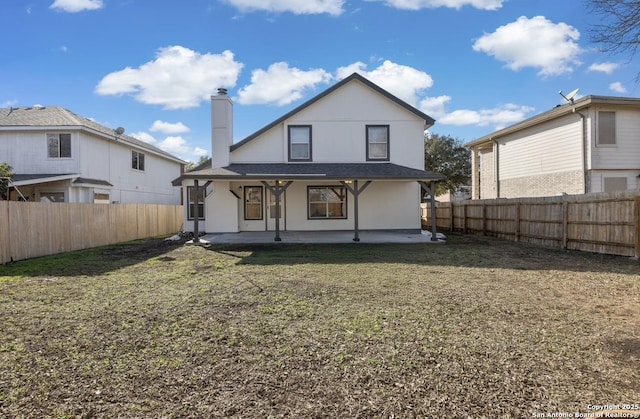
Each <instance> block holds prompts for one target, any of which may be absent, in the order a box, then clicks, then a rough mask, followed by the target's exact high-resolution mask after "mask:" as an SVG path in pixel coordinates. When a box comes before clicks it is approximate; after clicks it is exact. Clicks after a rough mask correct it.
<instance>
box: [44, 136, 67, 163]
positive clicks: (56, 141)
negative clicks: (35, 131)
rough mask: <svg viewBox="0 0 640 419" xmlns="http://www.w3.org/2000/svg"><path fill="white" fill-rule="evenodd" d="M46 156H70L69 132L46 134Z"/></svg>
mask: <svg viewBox="0 0 640 419" xmlns="http://www.w3.org/2000/svg"><path fill="white" fill-rule="evenodd" d="M47 156H48V157H49V158H53V159H57V158H64V157H71V134H47Z"/></svg>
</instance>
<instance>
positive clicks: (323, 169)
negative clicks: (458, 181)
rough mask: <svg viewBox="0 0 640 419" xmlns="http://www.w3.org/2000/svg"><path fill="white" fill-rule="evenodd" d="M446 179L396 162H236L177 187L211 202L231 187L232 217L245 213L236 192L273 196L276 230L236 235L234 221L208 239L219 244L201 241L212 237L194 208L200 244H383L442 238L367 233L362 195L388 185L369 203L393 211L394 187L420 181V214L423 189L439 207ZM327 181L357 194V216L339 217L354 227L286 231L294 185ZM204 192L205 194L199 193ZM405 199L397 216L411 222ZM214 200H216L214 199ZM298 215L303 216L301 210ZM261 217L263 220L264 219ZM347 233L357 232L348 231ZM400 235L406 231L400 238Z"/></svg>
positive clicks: (194, 175) (185, 176)
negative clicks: (250, 189) (214, 193)
mask: <svg viewBox="0 0 640 419" xmlns="http://www.w3.org/2000/svg"><path fill="white" fill-rule="evenodd" d="M443 178H444V177H443V176H442V175H441V174H439V173H434V172H429V171H425V170H418V169H413V168H408V167H404V166H400V165H396V164H392V163H303V164H300V163H299V164H292V163H280V164H279V163H268V164H231V165H229V166H226V167H222V168H207V169H202V170H197V171H193V172H188V173H185V174H183V175H182V176H181V177H180V178H178V179H176V180H175V181H174V185H180V184H182V182H183V181H185V180H186V181H190V182H192V186H190V188H192V190H194V196H199V195H203V196H205V197H207V198H208V197H209V195H210V194H211V193H210V192H207V191H209V190H218V191H221V190H226V189H228V190H229V192H230V195H228V196H231V195H233V196H234V197H235V198H234V202H232V203H231V204H230V205H228V206H227V207H226V208H224V209H222V210H220V208H221V207H218V213H217V214H221V213H223V212H225V211H226V213H227V214H233V213H238V214H239V211H241V210H242V202H243V201H242V197H241V194H240V193H238V192H236V191H237V190H240V191H241V190H242V188H243V187H247V186H249V185H252V184H257V185H260V186H259V187H260V188H264V189H265V190H266V191H267V192H268V193H269V194H270V195H271V196H272V197H273V217H271V218H273V221H274V224H273V226H272V227H270V228H269V226H268V224H265V231H259V230H258V229H257V228H253V229H249V228H245V229H244V230H243V229H239V231H233V230H232V229H234V228H237V224H238V221H233V222H232V223H229V227H230V229H229V230H226V231H225V230H221V231H220V230H218V231H217V234H208V235H207V237H210V238H212V239H213V240H209V239H208V238H206V237H205V238H201V236H200V234H199V232H200V231H206V232H207V233H211V232H210V231H207V230H204V229H203V230H201V226H200V222H199V219H200V214H199V213H198V211H199V208H198V207H199V205H193V214H192V217H191V218H192V227H193V230H192V231H193V233H194V237H195V239H194V240H195V242H196V243H197V242H198V241H199V240H207V241H211V242H220V241H223V242H224V241H227V242H233V243H240V242H249V243H257V242H263V241H264V242H267V241H269V242H272V241H275V242H280V241H285V242H290V243H305V242H309V243H311V242H315V243H318V242H325V243H340V242H350V241H354V242H359V241H364V242H366V241H369V242H377V243H382V242H411V241H414V242H422V241H434V242H437V241H438V239H437V236H431V235H429V236H427V235H425V234H422V233H421V230H420V229H419V228H416V229H415V230H413V231H408V230H406V229H405V227H402V228H398V227H393V226H387V227H385V226H384V224H382V228H380V229H377V228H374V229H371V228H366V227H365V228H364V229H362V231H361V229H360V219H361V215H362V214H361V208H360V206H361V205H360V203H361V199H360V197H361V195H362V194H363V193H365V194H366V193H368V192H369V191H371V190H372V189H375V187H370V186H371V185H372V184H384V185H387V186H386V187H387V189H386V192H384V193H383V194H380V193H379V192H380V191H379V190H378V194H374V195H371V196H370V198H369V203H371V202H374V203H376V204H381V203H383V204H385V205H387V206H388V207H389V208H392V207H394V205H393V203H394V202H396V201H394V199H393V198H390V196H389V192H390V191H391V190H392V189H398V188H401V187H404V186H403V185H409V184H412V183H413V184H414V185H415V183H417V184H418V185H420V188H418V189H416V192H415V193H416V195H415V199H416V201H415V202H416V204H415V205H416V215H417V214H418V203H419V196H418V193H417V192H418V190H420V189H421V190H422V193H421V195H428V196H429V199H430V200H431V203H432V205H431V208H432V209H435V205H434V201H433V200H434V190H435V183H436V182H438V181H439V180H442V179H443ZM216 182H219V184H218V185H217V186H216V185H215V183H216ZM249 182H252V183H249ZM326 182H331V183H332V184H337V185H341V186H339V187H341V188H343V189H344V194H345V195H346V194H347V193H348V194H349V195H350V196H351V199H352V203H353V209H352V218H349V217H348V216H347V214H346V205H345V212H344V213H342V214H343V216H342V217H338V218H340V219H341V220H344V221H346V220H349V219H350V222H349V223H348V224H349V226H348V227H347V226H346V225H345V224H346V223H344V221H342V224H341V225H340V226H336V227H337V228H331V227H329V226H327V225H324V228H322V227H319V228H316V229H309V228H308V225H302V224H301V223H298V224H296V225H295V226H293V227H292V226H289V227H286V226H284V227H283V221H281V220H286V218H283V215H284V213H286V204H284V200H283V197H284V195H285V192H287V191H288V190H291V189H293V188H291V186H292V185H294V184H301V185H303V187H304V186H307V187H308V188H313V187H314V186H315V185H318V184H319V185H326V184H327V183H326ZM200 190H202V191H203V192H202V193H200V192H198V191H200ZM365 190H366V191H365ZM408 191H409V193H410V194H412V193H413V192H411V190H410V189H409V190H408ZM305 193H306V192H305ZM305 196H306V195H305ZM399 196H401V197H402V198H401V199H400V200H399V201H397V205H396V206H395V208H396V209H401V212H400V213H398V212H397V211H396V212H395V213H394V214H401V215H398V217H402V216H405V218H406V214H410V213H411V210H410V209H409V210H408V211H409V212H407V210H406V209H407V208H409V207H408V206H407V201H406V200H404V202H403V201H402V200H403V199H404V198H405V197H406V196H407V195H406V194H405V195H399ZM245 198H246V197H245ZM205 199H206V198H205ZM222 199H224V198H222ZM235 199H237V202H238V204H236V202H235ZM410 200H412V198H410ZM265 201H266V200H265ZM209 202H213V201H211V200H209ZM221 202H222V201H221ZM343 202H346V201H343ZM281 204H282V205H281ZM238 205H240V206H238ZM389 205H390V206H389ZM233 207H236V208H237V209H234V208H233ZM307 208H308V207H307ZM261 211H264V212H267V208H264V210H261ZM261 214H262V213H261ZM298 214H299V215H300V213H299V212H298ZM211 215H213V213H211ZM432 215H435V214H432ZM394 216H395V215H392V216H390V217H388V218H393V217H394ZM303 217H305V218H306V219H307V220H312V219H313V215H311V213H310V210H309V212H308V213H304V216H303ZM245 218H246V217H245ZM259 219H260V220H262V219H263V217H262V216H261V217H260V218H259ZM432 220H433V222H432V225H431V226H430V227H431V231H432V232H434V233H436V225H435V216H433V217H432ZM265 223H266V219H265ZM285 223H286V221H285ZM369 225H371V222H369ZM234 226H235V227H234ZM327 227H328V228H327ZM345 227H346V228H345ZM346 229H352V230H350V231H347V230H346ZM214 231H215V230H214ZM390 232H393V233H390ZM399 232H402V233H401V234H398V233H399Z"/></svg>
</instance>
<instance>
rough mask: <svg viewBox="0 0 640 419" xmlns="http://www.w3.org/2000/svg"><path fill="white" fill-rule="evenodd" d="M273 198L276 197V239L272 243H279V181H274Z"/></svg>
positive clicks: (280, 239)
mask: <svg viewBox="0 0 640 419" xmlns="http://www.w3.org/2000/svg"><path fill="white" fill-rule="evenodd" d="M275 190H276V192H275V194H274V195H275V196H276V237H275V238H274V239H273V240H274V241H277V242H281V241H282V238H281V237H280V194H281V192H280V181H279V180H276V187H275Z"/></svg>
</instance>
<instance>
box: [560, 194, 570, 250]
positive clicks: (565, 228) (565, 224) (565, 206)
mask: <svg viewBox="0 0 640 419" xmlns="http://www.w3.org/2000/svg"><path fill="white" fill-rule="evenodd" d="M568 242H569V203H568V202H567V201H562V248H563V249H566V248H567V243H568Z"/></svg>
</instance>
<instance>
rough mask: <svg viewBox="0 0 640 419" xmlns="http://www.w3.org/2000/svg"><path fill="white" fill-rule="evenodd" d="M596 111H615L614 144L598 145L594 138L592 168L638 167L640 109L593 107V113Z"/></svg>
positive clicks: (639, 155) (639, 166)
mask: <svg viewBox="0 0 640 419" xmlns="http://www.w3.org/2000/svg"><path fill="white" fill-rule="evenodd" d="M598 111H615V112H616V144H615V145H606V146H605V145H602V146H599V145H596V142H597V139H595V138H594V139H593V140H592V141H591V144H592V147H593V149H592V153H593V160H592V168H593V169H595V170H598V169H640V110H637V109H633V110H629V109H621V108H618V109H616V108H611V107H607V108H603V107H601V108H595V109H594V110H593V114H594V115H597V112H598ZM595 132H597V130H596V131H595Z"/></svg>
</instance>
